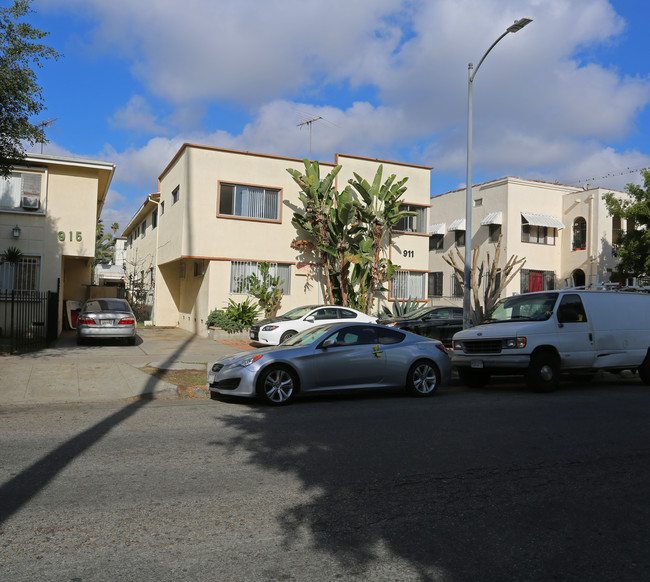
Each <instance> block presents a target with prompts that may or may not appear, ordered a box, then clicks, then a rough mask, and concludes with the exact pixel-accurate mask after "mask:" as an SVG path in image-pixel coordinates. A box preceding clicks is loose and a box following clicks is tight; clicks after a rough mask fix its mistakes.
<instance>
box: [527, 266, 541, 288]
mask: <svg viewBox="0 0 650 582" xmlns="http://www.w3.org/2000/svg"><path fill="white" fill-rule="evenodd" d="M529 275H530V278H529V279H528V290H529V291H531V292H532V291H544V273H542V272H541V271H530V273H529Z"/></svg>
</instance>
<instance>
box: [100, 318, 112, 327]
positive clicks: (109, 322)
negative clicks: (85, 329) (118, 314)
mask: <svg viewBox="0 0 650 582" xmlns="http://www.w3.org/2000/svg"><path fill="white" fill-rule="evenodd" d="M102 327H113V320H112V319H102Z"/></svg>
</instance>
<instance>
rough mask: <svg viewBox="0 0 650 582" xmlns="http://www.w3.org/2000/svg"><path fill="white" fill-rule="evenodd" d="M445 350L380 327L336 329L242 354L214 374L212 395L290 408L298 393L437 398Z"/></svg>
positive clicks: (445, 372) (446, 372)
mask: <svg viewBox="0 0 650 582" xmlns="http://www.w3.org/2000/svg"><path fill="white" fill-rule="evenodd" d="M450 373H451V366H450V363H449V356H448V354H447V350H446V349H445V347H444V346H443V345H442V344H441V343H440V342H439V341H437V340H432V339H429V338H425V337H422V336H419V335H415V334H413V333H410V332H408V331H401V330H398V329H391V328H388V327H384V326H381V325H375V324H358V323H332V324H328V325H321V326H318V327H315V328H311V329H309V330H306V331H303V332H301V333H299V334H297V335H295V336H293V337H292V338H290V339H288V340H287V341H286V342H284V343H283V344H280V345H279V346H274V347H268V348H262V349H260V350H253V351H248V352H241V353H238V354H235V355H232V356H229V357H228V358H225V359H223V360H221V361H219V362H217V363H216V364H214V365H213V366H212V367H211V368H210V371H209V372H208V384H209V386H210V395H211V396H212V397H213V398H215V397H216V396H217V395H218V394H229V395H233V396H250V397H253V396H258V397H259V398H260V399H262V400H264V401H265V402H267V403H269V404H286V403H287V402H289V401H290V400H291V399H292V398H293V397H294V396H295V395H296V394H297V393H299V392H301V393H307V392H310V393H311V392H320V391H323V392H324V391H330V390H350V389H360V388H388V387H405V388H406V389H407V390H408V391H409V392H410V393H411V394H413V395H415V396H431V395H432V394H433V393H434V392H435V391H436V390H437V389H438V387H439V386H440V385H441V384H443V383H446V382H448V381H449V377H450Z"/></svg>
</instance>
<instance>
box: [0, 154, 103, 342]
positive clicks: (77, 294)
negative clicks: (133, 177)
mask: <svg viewBox="0 0 650 582" xmlns="http://www.w3.org/2000/svg"><path fill="white" fill-rule="evenodd" d="M114 171H115V165H114V164H112V163H109V162H103V161H96V160H85V159H73V158H66V157H58V156H50V155H43V154H28V155H27V156H26V157H25V159H24V160H23V161H22V162H21V163H20V164H19V165H16V166H15V167H14V168H13V170H12V172H11V175H10V176H9V178H8V179H1V178H0V252H2V251H5V250H7V249H8V248H10V247H12V248H16V249H18V250H19V251H20V253H21V256H20V259H19V261H18V262H17V263H9V262H7V261H5V262H0V290H2V292H3V296H2V298H0V300H4V301H7V300H8V299H7V297H8V293H9V292H10V291H12V290H16V291H41V292H43V291H52V292H58V302H59V307H58V314H59V317H58V322H57V333H58V332H60V331H61V329H62V326H63V317H62V315H63V305H64V302H65V301H66V300H68V299H70V300H75V301H83V300H85V299H86V297H87V294H88V287H89V286H90V285H91V284H92V277H93V275H92V262H93V258H94V256H95V230H96V225H97V219H98V217H99V215H100V213H101V210H102V206H103V204H104V200H105V198H106V194H107V193H108V189H109V186H110V183H111V180H112V178H113V173H114ZM1 325H2V323H1V322H0V326H1Z"/></svg>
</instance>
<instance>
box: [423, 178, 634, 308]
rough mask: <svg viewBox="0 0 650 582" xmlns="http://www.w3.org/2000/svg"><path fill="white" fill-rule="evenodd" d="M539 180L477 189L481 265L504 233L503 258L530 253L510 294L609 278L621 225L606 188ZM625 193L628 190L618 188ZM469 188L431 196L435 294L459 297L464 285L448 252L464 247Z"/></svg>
mask: <svg viewBox="0 0 650 582" xmlns="http://www.w3.org/2000/svg"><path fill="white" fill-rule="evenodd" d="M607 192H612V190H609V189H604V188H592V189H583V188H577V187H575V186H567V185H562V184H553V183H549V182H541V181H538V180H525V179H521V178H515V177H506V178H501V179H498V180H492V181H490V182H485V183H483V184H478V185H476V186H474V187H473V188H472V247H473V248H474V247H476V246H477V245H480V246H481V253H480V259H479V264H480V263H481V261H485V258H486V256H487V254H488V253H489V254H490V257H491V259H493V258H494V256H495V254H494V251H495V248H496V243H497V242H498V239H499V236H500V235H502V236H503V240H502V250H501V260H500V262H499V266H500V267H503V266H504V265H505V262H506V260H507V259H508V258H509V257H510V256H512V255H515V256H517V257H518V258H520V259H522V258H523V259H526V262H525V264H524V265H523V268H522V270H521V271H520V273H519V275H518V276H516V277H515V278H514V279H513V280H512V282H511V283H510V284H509V285H508V287H507V288H506V290H505V295H512V294H515V293H523V292H526V291H542V290H546V289H557V288H561V287H565V286H570V285H589V284H594V283H605V282H608V281H609V280H610V276H611V273H612V271H613V270H614V269H615V267H616V262H617V259H616V247H615V241H616V237H617V233H618V232H620V230H621V228H622V225H621V224H620V222H617V221H616V220H614V219H613V218H612V217H611V216H609V214H608V212H607V208H606V207H605V201H604V195H605V194H606V193H607ZM614 193H615V194H616V195H618V196H620V197H625V196H627V194H626V193H625V192H618V191H615V192H614ZM465 205H466V190H465V189H464V188H463V189H461V190H455V191H453V192H447V193H446V194H441V195H439V196H434V197H433V198H431V213H430V217H431V218H430V226H429V233H430V235H431V239H430V261H429V270H430V274H429V299H430V301H431V302H432V303H443V304H449V303H451V304H460V303H462V290H461V287H460V285H459V284H458V282H457V280H456V278H455V277H454V275H453V269H452V267H451V266H449V265H448V264H447V263H446V262H445V261H444V259H443V256H444V255H448V254H449V253H450V252H453V253H456V249H458V250H460V253H461V255H463V256H464V253H465V242H466V235H467V233H466V232H465V211H466V206H465Z"/></svg>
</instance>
